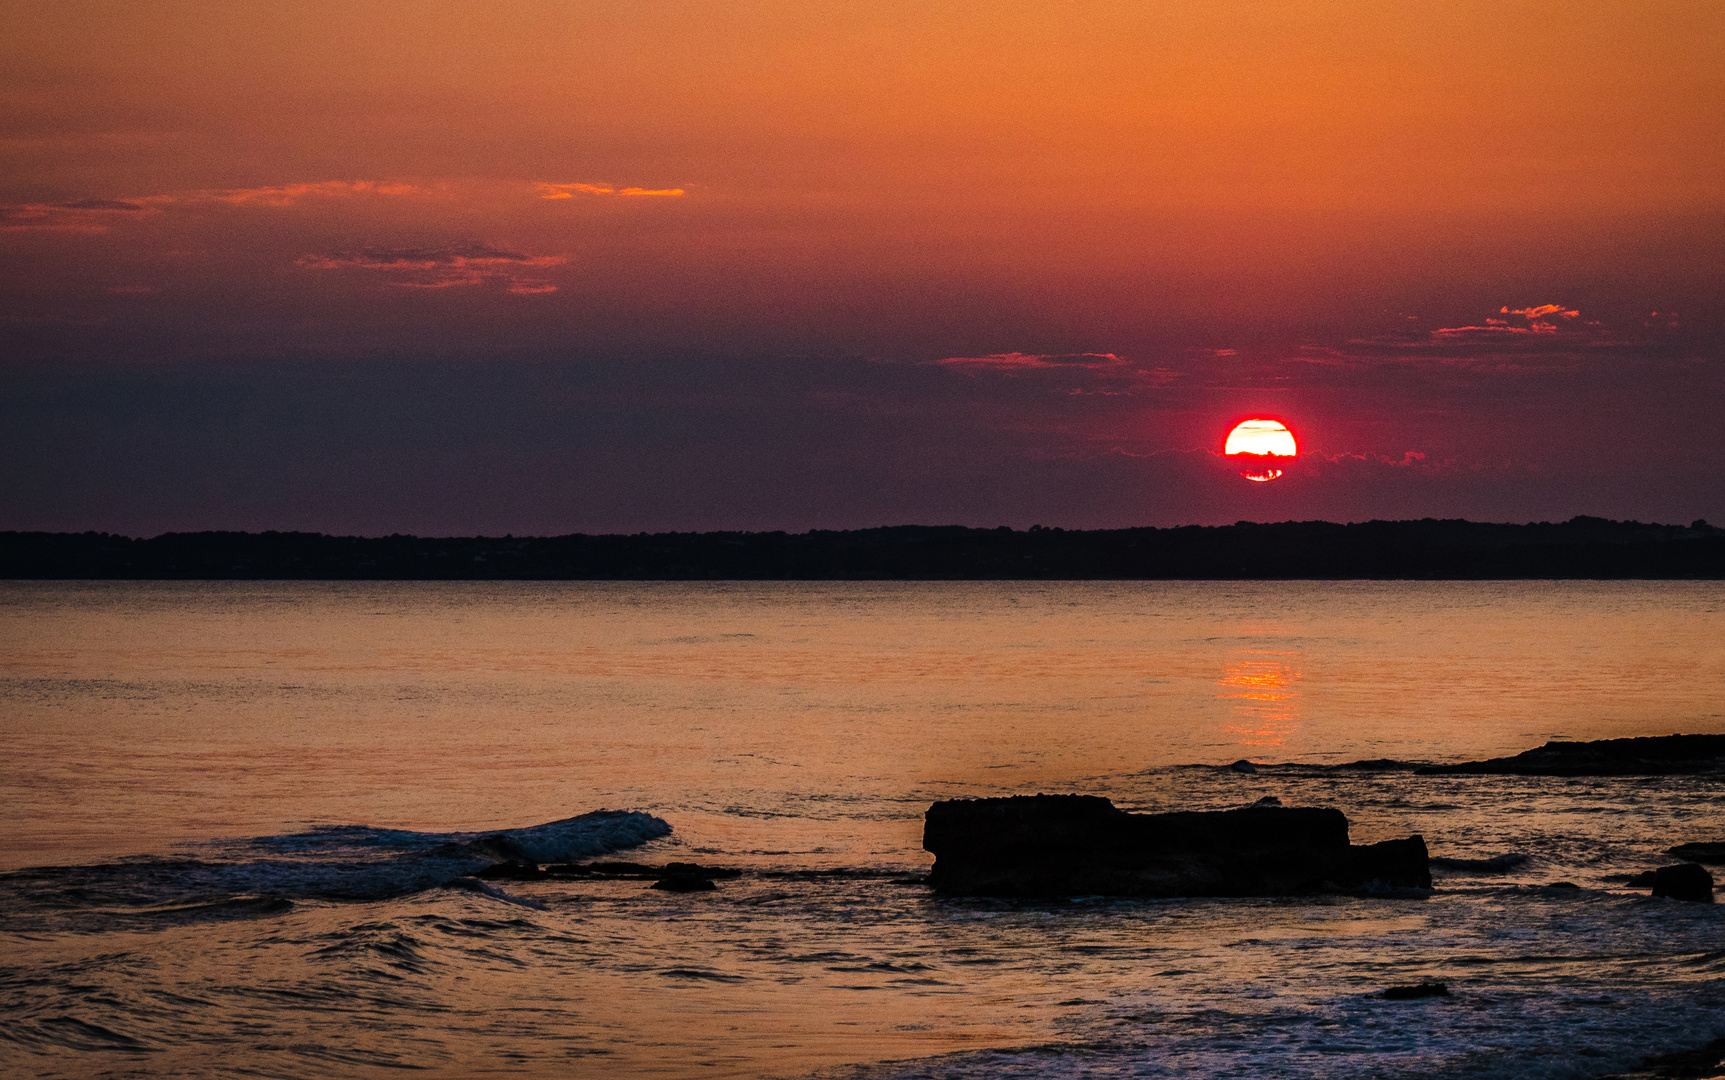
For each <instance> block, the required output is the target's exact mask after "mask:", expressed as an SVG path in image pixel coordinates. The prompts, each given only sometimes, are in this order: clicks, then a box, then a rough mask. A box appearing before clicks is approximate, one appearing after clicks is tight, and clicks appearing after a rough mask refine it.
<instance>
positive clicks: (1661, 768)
mask: <svg viewBox="0 0 1725 1080" xmlns="http://www.w3.org/2000/svg"><path fill="white" fill-rule="evenodd" d="M1715 770H1725V735H1657V736H1652V737H1648V738H1641V739H1601V740H1599V741H1598V742H1548V743H1546V744H1545V745H1544V746H1541V747H1539V748H1538V749H1535V750H1527V751H1523V752H1522V753H1520V754H1517V755H1515V756H1514V757H1506V758H1492V759H1490V760H1489V761H1464V762H1462V763H1461V764H1459V765H1427V766H1426V767H1424V768H1422V769H1417V770H1415V771H1416V772H1417V773H1418V774H1420V775H1422V776H1442V775H1449V774H1482V773H1495V774H1513V775H1519V776H1664V775H1668V774H1671V773H1697V772H1713V771H1715Z"/></svg>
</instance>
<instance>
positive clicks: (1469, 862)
mask: <svg viewBox="0 0 1725 1080" xmlns="http://www.w3.org/2000/svg"><path fill="white" fill-rule="evenodd" d="M1527 860H1528V856H1527V855H1524V854H1522V853H1521V852H1519V851H1509V852H1505V853H1504V854H1502V855H1493V856H1491V857H1490V858H1487V859H1450V858H1445V857H1443V856H1441V855H1440V856H1438V857H1437V858H1435V859H1433V860H1432V866H1434V867H1436V868H1437V869H1439V870H1456V871H1459V872H1461V873H1465V874H1507V873H1509V872H1510V871H1511V870H1514V869H1515V868H1516V867H1518V866H1520V865H1521V864H1522V863H1525V862H1527Z"/></svg>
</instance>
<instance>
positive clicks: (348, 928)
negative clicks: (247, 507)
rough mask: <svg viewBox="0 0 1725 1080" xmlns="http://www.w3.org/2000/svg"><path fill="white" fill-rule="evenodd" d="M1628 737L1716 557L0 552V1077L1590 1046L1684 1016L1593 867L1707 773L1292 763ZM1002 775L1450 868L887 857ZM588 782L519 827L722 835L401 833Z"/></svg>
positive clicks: (1680, 909) (493, 815)
mask: <svg viewBox="0 0 1725 1080" xmlns="http://www.w3.org/2000/svg"><path fill="white" fill-rule="evenodd" d="M1673 732H1725V585H1721V584H1720V583H1666V582H1658V583H1648V582H1607V583H1591V582H1566V583H1546V582H1513V583H1430V584H1426V583H1364V582H1361V583H1348V582H1341V583H1335V582H1326V583H1305V582H1285V583H1163V582H1157V583H1064V582H1062V583H1043V582H1036V583H995V582H990V583H915V584H898V583H885V584H883V583H860V584H853V583H845V584H834V583H800V584H778V583H772V584H759V583H734V584H698V585H689V584H672V583H663V584H660V583H639V584H637V583H628V584H588V583H505V584H496V583H484V584H479V583H472V584H469V583H454V584H442V583H439V584H425V583H353V584H349V583H343V584H325V583H291V584H290V583H262V584H257V583H17V582H7V583H0V808H3V810H4V829H0V870H4V871H7V872H6V873H5V874H3V875H0V942H3V943H4V957H3V958H0V1009H3V1010H4V1012H3V1017H0V1068H3V1069H4V1071H5V1072H7V1073H8V1074H10V1075H31V1076H34V1075H40V1076H74V1077H82V1076H94V1075H166V1074H173V1075H189V1076H228V1075H240V1074H245V1075H263V1076H282V1077H300V1076H355V1075H382V1074H384V1073H390V1074H393V1073H395V1072H396V1071H398V1070H399V1069H401V1068H404V1067H406V1068H413V1069H418V1070H427V1071H430V1072H432V1073H434V1074H438V1075H448V1076H468V1075H473V1074H475V1073H480V1072H501V1073H523V1074H530V1075H535V1076H593V1077H638V1076H671V1077H680V1076H695V1075H700V1076H737V1077H747V1076H763V1075H772V1076H788V1077H808V1076H811V1075H821V1076H828V1075H831V1076H843V1077H864V1076H866V1077H877V1076H878V1077H913V1076H914V1077H924V1076H927V1077H982V1076H989V1077H1001V1076H1007V1077H1019V1076H1022V1077H1050V1076H1052V1077H1065V1076H1080V1075H1085V1076H1088V1075H1110V1076H1115V1075H1117V1076H1151V1077H1162V1076H1242V1077H1246V1076H1253V1077H1256V1076H1276V1077H1281V1076H1286V1077H1331V1076H1334V1077H1342V1076H1347V1077H1360V1076H1386V1077H1401V1076H1408V1077H1412V1076H1429V1075H1455V1076H1505V1077H1509V1076H1522V1077H1527V1076H1532V1077H1540V1076H1549V1077H1584V1076H1589V1075H1595V1074H1598V1073H1602V1072H1605V1071H1609V1069H1610V1068H1612V1067H1614V1066H1619V1065H1623V1064H1632V1063H1633V1062H1634V1061H1635V1060H1637V1059H1638V1058H1639V1057H1640V1056H1641V1055H1643V1054H1645V1053H1651V1052H1654V1051H1657V1050H1661V1049H1667V1048H1676V1047H1682V1046H1689V1045H1694V1044H1697V1043H1701V1042H1706V1041H1708V1040H1709V1039H1711V1038H1716V1037H1721V1036H1725V905H1714V906H1711V907H1706V906H1699V905H1682V904H1676V903H1673V902H1668V901H1654V900H1651V899H1649V898H1648V897H1646V896H1645V890H1642V891H1639V892H1638V891H1635V890H1631V889H1629V888H1628V887H1627V886H1625V885H1623V884H1621V883H1620V882H1613V881H1611V880H1609V878H1610V877H1611V876H1612V875H1615V874H1624V873H1631V872H1634V871H1638V870H1642V869H1645V868H1647V867H1650V866H1654V865H1658V864H1660V863H1661V862H1664V861H1669V860H1668V859H1666V858H1665V857H1664V856H1662V855H1661V854H1660V852H1661V851H1662V850H1663V849H1664V848H1666V847H1668V846H1671V845H1673V844H1677V843H1681V842H1685V841H1692V840H1722V839H1725V787H1722V785H1721V783H1720V781H1719V780H1718V778H1716V777H1715V778H1694V777H1691V778H1654V779H1646V778H1643V779H1591V778H1583V779H1546V778H1501V777H1498V778H1493V777H1417V776H1414V775H1413V774H1412V772H1411V770H1410V769H1408V768H1406V767H1399V766H1395V765H1387V766H1383V767H1379V768H1372V769H1362V770H1331V769H1326V768H1323V767H1322V766H1325V765H1333V764H1340V763H1346V762H1352V761H1357V760H1361V759H1392V760H1393V761H1399V762H1423V761H1451V760H1460V759H1468V758H1478V757H1486V756H1495V755H1501V754H1510V753H1516V752H1519V751H1521V750H1524V749H1528V748H1530V747H1532V746H1536V745H1538V744H1540V743H1543V742H1545V741H1547V740H1549V739H1559V738H1561V739H1596V738H1611V737H1618V736H1629V735H1650V734H1671V733H1673ZM1242 757H1247V758H1251V759H1253V760H1255V761H1259V762H1274V763H1289V764H1288V765H1287V767H1283V768H1273V769H1267V770H1265V771H1262V772H1260V773H1258V774H1256V775H1244V774H1239V773H1234V772H1230V771H1227V770H1226V769H1223V768H1219V766H1225V765H1226V764H1227V763H1229V762H1232V761H1234V760H1236V759H1238V758H1242ZM1038 791H1078V792H1086V793H1094V794H1101V795H1107V796H1109V797H1111V798H1113V799H1114V801H1115V802H1116V804H1117V805H1121V806H1124V807H1127V808H1132V809H1147V810H1162V809H1172V808H1191V809H1221V808H1225V807H1230V806H1238V805H1241V804H1244V803H1249V802H1251V801H1253V800H1255V799H1257V798H1259V797H1262V796H1265V795H1275V796H1278V797H1279V798H1281V799H1282V800H1283V801H1284V802H1286V803H1288V804H1298V805H1328V806H1335V807H1338V808H1340V809H1341V810H1343V811H1344V812H1345V813H1347V815H1348V816H1349V818H1350V819H1351V820H1352V822H1353V837H1354V839H1355V841H1356V842H1369V841H1373V840H1379V839H1385V838H1389V837H1393V836H1403V835H1407V834H1408V833H1411V832H1419V833H1422V834H1423V835H1424V836H1425V837H1426V839H1427V842H1428V844H1429V845H1430V847H1431V849H1432V853H1433V855H1434V856H1437V857H1440V858H1445V859H1450V860H1455V861H1454V862H1452V863H1448V864H1440V866H1439V868H1438V870H1437V876H1438V882H1437V884H1438V886H1439V887H1438V889H1437V890H1436V891H1435V892H1434V893H1433V894H1432V895H1431V896H1429V897H1425V898H1398V899H1361V898H1351V897H1335V898H1321V899H1300V900H1190V901H1148V902H1147V901H1137V902H1123V901H1104V900H1092V901H1080V902H1076V903H1069V904H1007V903H998V902H982V901H952V900H941V899H937V898H935V897H933V896H932V895H931V894H929V893H928V891H927V890H926V889H925V888H924V887H922V886H921V885H918V884H915V883H914V880H912V879H914V878H915V876H916V875H919V874H921V873H922V872H923V871H924V870H926V868H927V866H928V864H929V861H930V859H929V856H928V855H927V854H926V853H924V852H923V851H922V850H921V846H920V841H921V817H922V812H923V811H924V810H925V809H926V808H927V806H928V804H929V803H930V802H931V801H933V800H936V799H943V798H953V797H960V796H969V795H1000V794H1018V793H1034V792H1038ZM599 810H614V811H621V810H627V811H638V812H640V813H637V814H635V815H632V816H625V815H612V816H609V817H603V818H600V817H591V818H585V819H583V820H582V821H580V822H577V823H574V824H571V825H560V826H557V827H556V828H555V829H553V830H550V831H548V832H547V831H542V832H541V833H537V834H534V835H535V836H544V837H550V839H546V840H545V841H544V842H545V843H548V844H551V845H552V848H547V849H546V850H548V851H550V850H553V848H554V849H555V850H556V851H558V852H561V853H562V855H564V856H567V857H569V858H579V857H583V856H591V855H597V854H599V853H601V852H603V851H607V850H614V851H616V852H617V855H616V856H615V857H617V858H625V859H634V860H638V861H642V862H652V863H658V862H663V861H666V860H673V859H681V860H695V861H699V862H702V863H707V864H715V865H723V866H731V867H736V868H739V869H741V870H743V871H744V875H743V876H742V877H741V878H738V879H735V880H731V881H724V882H721V883H720V888H719V890H718V891H717V892H712V893H703V894H693V895H673V894H666V893H663V892H658V891H653V890H648V889H646V888H644V887H643V886H644V883H643V882H640V881H567V880H564V881H548V882H503V883H497V884H498V885H501V886H502V888H494V889H493V891H490V892H483V891H473V890H472V889H470V888H467V889H464V888H458V887H447V886H445V885H444V884H443V882H445V881H447V880H448V879H449V877H450V876H451V875H450V874H449V873H441V874H440V873H438V872H437V871H436V868H437V867H438V866H441V865H443V864H441V863H438V862H437V859H439V858H442V857H443V856H442V855H440V854H438V853H439V852H443V851H446V850H447V841H449V840H450V839H465V838H467V834H472V833H476V832H482V831H488V830H500V829H516V828H519V827H523V826H532V825H538V824H541V823H548V822H556V821H560V820H562V819H567V818H571V817H576V816H578V815H584V814H590V813H591V812H593V811H599ZM648 815H650V817H649V816H648ZM655 819H657V820H655ZM660 821H662V822H663V823H665V824H666V825H668V826H669V828H670V830H671V831H670V832H669V834H668V835H658V834H659V833H663V831H664V826H663V825H660V824H659V822H660ZM449 834H456V835H455V836H454V837H451V836H450V835H449ZM655 836H657V838H654V837H655ZM439 845H444V846H441V847H440V846H439ZM557 845H562V846H561V847H558V846H557ZM1482 860H1484V861H1482ZM547 861H550V860H549V859H548V860H547ZM1557 880H1567V881H1571V882H1575V883H1577V884H1579V885H1580V886H1582V887H1581V888H1580V889H1579V890H1572V889H1559V890H1552V889H1546V888H1542V887H1541V886H1543V885H1544V884H1545V883H1549V882H1552V881H1557ZM1428 979H1438V980H1442V981H1445V982H1447V983H1449V984H1450V986H1451V989H1452V991H1453V992H1454V993H1453V996H1452V997H1451V998H1449V999H1436V1000H1428V1001H1420V1002H1389V1001H1385V1000H1383V999H1382V998H1380V997H1377V996H1375V994H1376V992H1378V991H1381V990H1382V989H1383V988H1384V987H1385V986H1388V985H1393V984H1398V983H1406V982H1415V981H1423V980H1428Z"/></svg>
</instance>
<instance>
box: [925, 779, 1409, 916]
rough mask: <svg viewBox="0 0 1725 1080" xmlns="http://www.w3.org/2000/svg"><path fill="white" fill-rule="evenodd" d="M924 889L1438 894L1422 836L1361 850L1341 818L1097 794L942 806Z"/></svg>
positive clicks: (1334, 813) (929, 825)
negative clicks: (1151, 808) (1205, 808)
mask: <svg viewBox="0 0 1725 1080" xmlns="http://www.w3.org/2000/svg"><path fill="white" fill-rule="evenodd" d="M922 846H923V847H924V848H925V849H927V850H928V851H931V852H933V853H934V856H935V862H934V868H933V869H932V870H930V871H929V875H928V882H929V884H930V885H932V886H933V887H934V888H935V890H936V891H938V892H941V893H945V894H947V895H953V896H1005V897H1062V896H1144V897H1175V896H1295V895H1301V894H1309V893H1320V892H1353V891H1360V890H1365V891H1387V890H1391V889H1397V888H1416V889H1429V888H1431V870H1430V867H1429V860H1428V858H1427V853H1426V846H1425V841H1424V840H1423V839H1422V838H1421V837H1419V836H1410V837H1408V838H1406V839H1403V840H1386V841H1384V842H1383V843H1379V844H1370V845H1363V846H1354V845H1352V844H1350V843H1349V842H1348V819H1347V817H1346V816H1344V815H1343V814H1342V812H1341V811H1340V810H1335V809H1328V808H1319V807H1294V808H1288V807H1280V806H1253V807H1248V808H1245V809H1241V810H1220V811H1212V812H1186V813H1173V814H1132V813H1127V812H1126V811H1124V810H1120V809H1117V808H1116V807H1115V806H1114V804H1113V803H1112V802H1110V801H1109V800H1107V799H1105V798H1102V797H1100V796H1095V795H1015V796H1013V797H1011V798H1003V799H961V800H950V801H945V802H937V803H935V804H933V805H932V806H930V807H929V808H928V813H927V815H926V817H925V819H924V826H923V841H922Z"/></svg>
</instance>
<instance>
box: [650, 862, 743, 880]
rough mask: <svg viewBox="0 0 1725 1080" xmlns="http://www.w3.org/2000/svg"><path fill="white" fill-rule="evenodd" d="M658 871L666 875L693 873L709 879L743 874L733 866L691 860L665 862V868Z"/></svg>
mask: <svg viewBox="0 0 1725 1080" xmlns="http://www.w3.org/2000/svg"><path fill="white" fill-rule="evenodd" d="M660 872H661V873H662V874H666V875H672V874H695V875H698V876H700V877H704V878H709V879H711V878H734V877H742V876H743V872H742V871H741V870H737V869H734V868H732V867H729V866H702V865H701V864H700V863H692V862H673V863H666V864H665V869H664V870H662V871H660Z"/></svg>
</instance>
